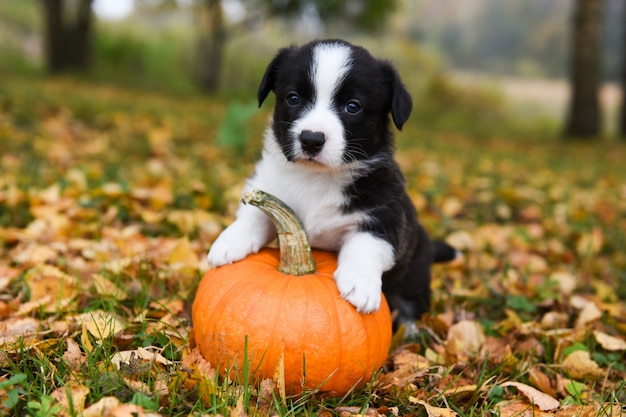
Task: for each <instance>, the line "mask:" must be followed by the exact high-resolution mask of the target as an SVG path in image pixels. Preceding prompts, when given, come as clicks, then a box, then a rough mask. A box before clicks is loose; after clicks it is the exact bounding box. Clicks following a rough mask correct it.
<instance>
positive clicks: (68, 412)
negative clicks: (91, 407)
mask: <svg viewBox="0 0 626 417" xmlns="http://www.w3.org/2000/svg"><path fill="white" fill-rule="evenodd" d="M87 395H89V388H87V387H86V386H84V385H81V384H79V385H74V384H67V385H64V386H62V387H60V388H57V389H56V390H54V391H53V392H52V396H53V397H54V398H55V399H56V400H57V401H58V402H59V404H60V405H61V407H62V412H61V413H60V414H58V415H59V416H62V417H66V416H67V417H69V416H74V415H81V414H82V413H83V410H84V409H85V401H86V400H87Z"/></svg>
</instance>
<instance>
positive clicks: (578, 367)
mask: <svg viewBox="0 0 626 417" xmlns="http://www.w3.org/2000/svg"><path fill="white" fill-rule="evenodd" d="M562 366H563V369H565V371H567V373H569V375H570V376H571V377H572V378H574V379H578V380H584V379H589V378H591V379H600V378H603V377H604V376H605V371H603V370H602V368H600V366H599V365H598V364H597V363H596V362H594V361H593V360H592V359H591V356H590V355H589V352H587V351H584V350H576V351H574V352H572V353H571V354H569V355H568V356H567V358H565V360H564V361H563V363H562Z"/></svg>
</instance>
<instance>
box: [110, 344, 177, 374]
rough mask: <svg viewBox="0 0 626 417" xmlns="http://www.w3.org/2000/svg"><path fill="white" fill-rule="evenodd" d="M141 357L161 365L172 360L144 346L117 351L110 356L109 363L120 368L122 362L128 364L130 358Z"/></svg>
mask: <svg viewBox="0 0 626 417" xmlns="http://www.w3.org/2000/svg"><path fill="white" fill-rule="evenodd" d="M136 359H141V360H145V361H149V362H151V363H153V362H156V363H160V364H161V365H171V364H172V361H170V360H169V359H166V358H165V357H164V356H163V355H161V354H160V353H157V352H152V351H150V350H148V349H145V348H141V347H140V348H137V349H135V350H124V351H122V352H117V353H116V354H115V355H113V356H112V357H111V363H112V364H113V365H115V366H116V367H117V369H120V368H121V366H122V364H128V363H130V362H131V361H132V360H136Z"/></svg>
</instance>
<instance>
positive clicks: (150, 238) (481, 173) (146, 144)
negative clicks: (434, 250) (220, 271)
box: [0, 75, 626, 416]
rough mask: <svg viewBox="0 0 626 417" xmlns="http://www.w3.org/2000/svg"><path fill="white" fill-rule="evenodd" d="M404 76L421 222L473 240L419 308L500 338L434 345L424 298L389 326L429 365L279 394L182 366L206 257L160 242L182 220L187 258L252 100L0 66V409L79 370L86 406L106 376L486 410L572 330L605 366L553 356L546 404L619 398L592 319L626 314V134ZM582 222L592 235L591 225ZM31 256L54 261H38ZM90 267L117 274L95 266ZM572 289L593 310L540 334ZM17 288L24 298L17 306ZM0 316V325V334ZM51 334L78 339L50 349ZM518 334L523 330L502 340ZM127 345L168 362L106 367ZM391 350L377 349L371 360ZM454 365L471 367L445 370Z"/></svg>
mask: <svg viewBox="0 0 626 417" xmlns="http://www.w3.org/2000/svg"><path fill="white" fill-rule="evenodd" d="M420 83H421V84H419V83H418V84H419V85H418V84H411V86H412V89H413V90H414V92H415V102H416V111H415V113H414V115H413V116H412V118H411V120H410V121H409V123H408V124H407V125H406V127H405V129H404V131H403V132H401V133H400V134H398V135H397V148H398V160H399V162H400V164H401V166H402V168H403V170H404V172H405V174H406V178H407V184H408V187H409V190H410V194H411V196H412V197H413V198H414V200H415V202H416V204H417V206H418V209H419V212H420V217H421V220H422V222H423V223H424V224H425V225H426V227H427V228H428V229H429V231H430V232H431V234H432V235H433V236H434V237H436V238H439V239H443V238H446V237H448V236H454V235H455V234H456V237H457V239H458V238H459V234H460V233H461V234H462V233H465V234H466V235H467V236H469V238H470V239H472V242H473V243H472V244H471V245H468V246H467V247H464V248H463V249H464V251H465V255H466V263H465V264H464V265H462V266H461V267H460V268H459V269H454V268H445V267H443V268H442V267H437V268H436V269H435V274H434V279H433V289H434V299H433V312H432V315H433V316H434V317H439V316H438V315H440V314H443V313H452V314H453V315H454V316H455V319H454V320H455V321H458V320H460V319H463V318H465V319H473V320H475V321H477V322H478V323H480V326H481V328H483V329H484V332H485V334H486V335H487V336H489V337H491V338H493V339H495V340H500V341H502V343H504V344H505V345H508V346H509V347H510V348H511V351H510V353H509V356H506V355H504V356H498V354H501V353H498V351H497V350H495V349H494V351H492V352H490V353H488V354H487V353H485V354H481V355H469V356H467V357H464V356H462V355H461V356H458V357H454V356H450V357H448V358H447V359H446V358H444V355H443V353H442V352H443V351H442V349H443V348H444V346H445V342H446V338H447V334H446V332H445V331H444V330H442V329H441V327H438V326H440V324H437V323H435V322H433V321H432V320H433V319H427V320H425V321H423V322H422V323H420V328H421V329H422V330H423V331H422V332H421V333H420V337H419V340H416V341H415V343H413V344H409V345H405V344H403V345H402V347H404V348H405V349H409V350H410V351H412V352H414V353H419V355H420V356H421V357H424V358H428V361H429V367H428V368H427V369H426V370H419V371H417V370H416V371H415V372H416V375H417V376H414V377H413V378H412V379H411V380H410V383H407V384H406V385H405V386H400V387H394V388H386V389H383V388H381V386H380V385H378V384H377V383H373V384H369V385H367V386H366V387H364V388H362V389H361V390H359V391H357V392H355V393H352V394H350V395H349V396H347V398H343V399H328V398H324V396H321V395H316V394H310V395H308V396H305V397H302V398H295V399H288V400H287V401H284V402H283V400H282V399H281V398H279V396H278V395H277V394H276V393H274V394H271V395H270V396H269V397H260V396H259V391H258V388H259V387H257V386H255V385H254V384H253V383H252V382H251V381H250V380H247V381H246V380H244V381H225V380H223V379H221V378H219V377H217V376H211V375H209V374H203V373H202V372H199V371H197V370H195V369H193V367H192V368H189V365H188V364H186V362H185V360H186V358H188V355H189V349H190V346H189V344H188V343H189V342H188V338H187V331H188V329H189V327H190V325H191V323H190V312H189V310H190V305H191V301H192V300H193V295H194V292H195V287H196V285H197V283H198V281H199V278H200V276H201V274H202V271H203V269H202V268H203V267H205V266H202V263H201V262H199V263H193V262H192V263H191V264H190V265H188V268H187V269H177V268H175V267H174V266H173V265H172V264H173V262H170V261H169V260H168V259H169V258H168V256H169V255H170V253H171V252H172V250H173V248H174V247H175V246H176V245H177V244H179V243H180V242H181V239H182V238H183V237H184V236H187V237H188V238H189V241H190V242H191V243H190V251H191V252H193V253H194V254H196V255H197V257H198V259H201V258H203V257H204V254H205V253H206V250H207V249H208V248H209V246H210V244H211V242H212V241H213V239H214V238H215V236H216V234H217V233H218V232H219V231H220V230H221V229H222V228H223V227H224V225H226V224H228V223H229V222H230V221H232V216H233V212H234V208H235V207H236V204H237V201H238V198H239V195H238V194H239V188H240V186H241V184H242V182H243V180H244V179H245V178H246V176H247V175H249V174H250V172H251V170H252V168H253V164H254V162H255V160H256V158H257V156H258V154H259V151H260V143H261V137H262V132H263V129H264V126H265V123H266V121H267V117H268V111H269V110H268V109H269V108H270V105H266V106H265V107H264V108H263V109H261V110H259V111H258V112H256V113H254V114H253V115H252V116H249V115H248V114H244V113H247V112H248V109H247V108H246V106H245V105H241V107H240V108H239V110H238V108H237V106H230V107H229V105H230V104H231V103H230V102H228V101H227V100H223V99H222V100H219V99H211V98H206V97H202V96H199V95H194V94H182V93H180V92H179V93H176V94H165V93H159V92H154V91H146V90H143V89H141V88H138V87H136V88H134V89H124V88H119V87H114V86H111V85H107V84H103V83H97V82H89V81H86V80H84V79H83V80H82V81H80V80H76V79H71V78H55V79H47V78H37V77H34V76H30V77H20V76H15V75H9V76H7V77H3V79H2V80H1V81H0V109H2V111H0V265H6V267H7V268H8V269H7V270H6V271H5V270H3V269H2V268H3V267H0V277H3V276H6V277H7V279H8V284H7V285H4V284H3V286H0V329H3V328H9V327H7V326H17V324H18V323H21V322H19V320H22V319H26V320H27V322H23V323H26V324H27V323H31V324H32V325H34V326H35V329H34V330H32V329H31V330H29V331H27V332H26V333H25V334H24V335H22V336H21V337H17V338H11V339H10V340H11V341H12V342H11V344H10V345H6V346H8V347H7V351H6V353H4V352H2V353H0V404H1V405H0V414H9V415H26V414H29V415H58V414H59V411H60V407H61V405H60V404H61V403H60V402H59V400H58V396H59V395H60V394H59V393H60V392H63V390H64V388H65V387H67V389H69V390H70V392H71V390H72V387H77V386H84V387H86V388H87V392H88V394H87V397H86V399H85V401H84V404H85V406H90V405H93V404H95V403H97V402H98V401H100V400H101V399H102V398H105V397H115V398H117V400H118V401H120V402H121V403H123V404H135V405H138V406H141V407H142V408H143V409H144V410H146V411H153V412H158V413H160V414H162V415H173V416H183V415H189V414H192V415H201V414H202V413H208V414H222V415H227V414H229V413H236V412H238V411H249V412H250V413H252V414H258V415H273V414H278V415H281V416H295V415H312V414H318V413H320V412H330V413H332V414H338V413H339V412H340V411H341V410H348V412H349V413H352V414H354V413H358V412H359V410H360V411H361V412H364V411H365V410H366V409H367V408H368V407H372V408H376V409H378V410H379V412H381V413H382V414H390V413H391V411H389V410H391V409H392V407H397V410H398V413H399V414H402V415H404V414H411V415H425V410H424V407H423V405H421V404H420V403H418V402H417V401H421V400H423V401H426V402H427V403H428V404H430V405H431V406H437V407H444V408H450V409H453V410H455V411H456V412H457V413H458V414H459V415H462V416H473V415H484V414H486V413H489V412H495V411H494V410H495V409H496V406H498V405H499V406H502V401H505V400H506V401H508V400H511V399H519V398H520V395H518V394H516V392H515V391H514V390H512V389H510V388H504V387H501V386H500V384H501V383H502V382H504V381H507V380H513V381H517V382H523V383H527V384H531V383H532V381H531V378H530V376H529V373H530V370H532V369H534V368H535V367H537V368H538V369H542V370H543V371H544V373H545V374H546V375H548V377H549V378H551V380H552V381H556V380H557V379H558V378H569V377H570V376H569V375H568V374H567V372H566V371H564V370H563V369H561V365H560V361H562V359H563V356H564V355H566V354H569V353H571V351H572V350H576V349H583V350H586V351H588V352H589V353H590V354H591V356H592V358H593V359H594V360H595V361H596V363H598V364H599V366H601V367H602V369H604V370H606V371H607V372H608V374H607V377H606V379H605V380H599V381H597V382H594V381H591V380H587V379H585V378H573V377H572V378H571V381H572V382H571V383H570V384H569V385H565V387H566V388H565V390H566V391H565V392H562V393H559V394H558V395H557V396H558V399H559V400H560V401H561V404H563V405H564V404H567V403H570V404H580V405H588V404H591V403H592V399H596V400H598V401H600V402H612V403H617V402H621V403H624V401H626V391H625V385H624V382H623V381H624V377H626V369H624V366H623V362H624V359H625V357H624V351H623V350H621V351H620V350H618V351H610V350H606V349H604V348H603V347H602V346H600V345H599V343H598V342H597V341H596V339H595V338H594V336H593V333H592V332H593V331H594V330H595V331H602V332H605V333H608V334H611V335H613V336H616V337H621V338H622V339H624V337H625V335H626V329H625V328H624V325H623V322H622V321H621V320H622V319H621V318H620V317H622V316H620V314H624V307H623V305H624V300H626V293H625V292H624V288H626V274H625V273H624V271H626V255H625V254H626V238H625V234H624V233H623V231H624V230H626V220H625V219H626V207H625V206H624V200H625V198H626V194H625V193H626V188H625V187H626V170H624V169H623V161H624V152H625V149H624V145H623V144H620V143H616V142H607V141H602V140H600V141H596V142H593V143H565V142H564V141H562V140H561V139H560V138H559V136H558V133H557V132H558V129H557V127H556V125H557V124H556V123H555V122H554V121H548V122H546V121H545V120H540V121H538V122H536V123H534V122H533V121H532V120H531V121H529V120H524V121H522V120H520V119H519V118H517V117H516V116H515V115H513V114H511V112H510V111H508V110H507V106H506V103H504V101H503V99H502V98H501V97H499V96H498V95H497V94H494V93H493V92H484V91H480V92H471V91H466V90H463V89H461V88H460V87H458V86H456V85H455V84H453V83H451V82H450V81H449V80H448V79H445V78H436V79H431V80H428V79H426V80H422V81H420ZM252 95H253V94H252V93H251V96H252ZM238 111H240V112H241V114H234V113H232V112H235V113H236V112H238ZM229 112H231V113H229ZM229 123H230V125H229ZM237 123H240V124H241V123H243V124H244V127H245V128H243V129H235V128H234V127H233V124H237ZM240 127H241V126H240ZM220 132H222V135H226V136H223V137H222V140H221V142H220V141H219V140H218V137H219V135H220ZM224 132H226V133H224ZM228 135H231V136H232V135H235V136H237V135H244V136H245V137H244V138H237V139H241V140H236V141H233V140H231V139H228V137H227V136H228ZM224 138H225V139H224ZM42 222H43V223H42ZM42 224H43V225H45V227H42V226H41V225H42ZM467 236H466V237H467ZM594 239H601V244H600V245H599V246H597V247H595V246H593V244H594V243H593V242H595V241H594ZM460 241H462V240H460ZM581 242H582V243H581ZM585 242H591V246H589V247H588V249H589V250H586V249H585V248H586V246H584V244H585ZM46 250H53V251H54V256H49V255H46ZM533 262H535V263H533ZM42 265H46V266H48V267H54V268H56V269H55V270H54V271H61V272H62V273H64V274H66V275H63V276H62V278H58V276H59V275H58V274H59V272H54V271H50V270H46V271H48V272H46V273H45V274H43V273H41V272H38V271H40V269H38V268H41V267H42ZM557 272H558V273H569V274H572V275H574V276H575V278H576V280H575V284H574V288H573V289H572V290H571V291H565V290H563V288H562V287H561V286H559V285H560V284H558V280H557V278H558V277H556V275H555V274H556V273H557ZM42 274H43V275H42ZM94 274H96V275H100V276H102V277H103V278H104V280H105V281H106V282H110V285H112V288H118V289H121V290H123V293H124V294H125V296H122V295H120V294H121V293H119V292H115V291H113V292H110V291H104V290H103V289H102V288H99V287H98V286H97V285H96V279H95V278H94V276H95V275H94ZM38 277H39V278H38ZM72 277H73V278H72ZM42 282H45V283H47V285H49V287H44V289H45V291H44V290H42V287H41V285H42V284H41V283H42ZM98 282H99V281H98ZM61 289H63V291H65V292H64V293H63V294H67V295H69V300H68V302H67V304H62V307H57V308H52V307H50V306H51V305H54V304H46V302H45V301H43V300H44V298H42V297H44V296H45V295H46V294H47V293H52V294H56V295H58V297H60V298H59V300H60V299H62V298H63V297H62V294H61ZM59 294H61V295H59ZM573 295H575V296H577V297H580V298H582V299H584V300H592V301H593V302H596V303H597V304H598V305H599V306H601V307H602V314H601V316H600V317H599V318H597V319H595V320H594V321H592V322H591V323H589V324H588V325H586V326H584V327H583V328H582V330H580V331H579V333H574V334H570V336H569V337H570V339H567V338H561V339H559V338H558V337H554V336H553V335H551V334H550V333H549V332H548V331H546V329H542V328H541V327H540V326H539V324H538V323H540V321H541V320H542V319H543V318H544V317H545V316H546V313H548V312H555V313H559V314H562V315H564V323H562V324H561V325H559V326H563V327H568V328H569V327H571V326H573V325H574V323H575V321H576V319H577V318H578V315H579V312H580V310H579V308H578V307H574V306H573V304H572V298H573V297H572V296H573ZM28 302H41V303H42V304H41V305H39V306H37V307H35V308H32V309H29V310H27V311H26V312H25V313H20V312H19V309H20V308H24V307H23V306H24V305H25V304H26V303H28ZM26 305H28V304H26ZM95 311H104V312H106V313H109V314H112V315H113V314H114V315H115V317H117V318H118V319H119V320H120V321H121V322H122V323H123V324H124V328H123V330H120V331H119V332H117V333H115V334H113V335H107V336H106V337H99V336H98V335H97V334H94V333H93V332H91V331H90V330H89V329H88V325H89V323H88V322H87V323H86V324H85V325H84V326H83V325H80V324H76V323H75V322H74V321H73V320H75V317H76V316H78V315H80V314H83V313H87V312H95ZM429 320H430V321H429ZM3 325H4V326H5V327H2V326H3ZM85 326H87V327H85ZM3 331H4V332H6V331H5V330H0V337H9V336H7V335H6V334H3V333H2V332H3ZM70 341H72V342H74V343H75V344H76V345H78V346H79V349H80V356H79V357H80V359H77V358H74V359H72V358H71V357H70V356H68V351H69V349H68V346H69V344H70V343H72V342H70ZM531 342H532V343H531ZM524 343H527V344H528V346H533V348H532V349H531V348H528V349H518V347H519V346H525V345H524ZM140 348H146V349H147V348H150V349H152V351H153V352H157V353H159V354H160V355H162V356H163V357H164V358H165V359H167V360H168V361H171V363H168V364H161V363H158V362H149V361H145V360H140V359H135V360H130V361H129V362H128V363H124V364H122V366H121V367H120V368H119V369H118V367H117V366H116V365H115V364H114V363H113V362H112V358H113V357H114V356H115V354H116V353H118V352H121V351H128V350H131V351H132V350H134V351H137V350H138V349H140ZM395 355H397V352H395V353H393V354H392V355H390V361H393V359H394V358H395V357H396V356H395ZM393 371H394V366H393V365H391V364H390V365H389V366H388V367H387V368H386V369H385V371H384V372H383V374H382V375H381V377H384V375H385V374H387V373H390V372H393ZM245 374H247V372H246V373H245ZM471 385H476V387H477V389H475V390H473V391H471V392H469V393H463V394H460V393H457V394H450V393H446V392H445V390H446V389H447V388H450V389H459V388H463V387H467V386H471ZM164 387H165V388H166V389H165V388H164ZM478 388H480V389H478ZM580 388H584V389H585V390H586V391H585V392H584V393H581V392H580ZM70 398H75V397H72V396H71V395H70ZM67 407H68V410H69V411H68V413H69V415H78V414H79V412H80V410H79V408H80V407H79V405H77V404H74V405H69V406H67ZM341 407H348V408H341ZM598 414H599V413H598Z"/></svg>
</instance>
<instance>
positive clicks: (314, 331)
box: [192, 192, 391, 395]
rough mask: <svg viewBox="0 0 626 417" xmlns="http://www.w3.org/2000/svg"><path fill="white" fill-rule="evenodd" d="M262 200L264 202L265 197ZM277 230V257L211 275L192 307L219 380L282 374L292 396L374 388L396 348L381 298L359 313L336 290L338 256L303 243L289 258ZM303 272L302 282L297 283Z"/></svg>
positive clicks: (254, 258) (263, 256)
mask: <svg viewBox="0 0 626 417" xmlns="http://www.w3.org/2000/svg"><path fill="white" fill-rule="evenodd" d="M257 193H258V192H257ZM259 195H261V197H258V195H257V197H258V198H260V199H264V201H266V196H268V195H267V194H265V193H261V194H259ZM270 197H271V196H270ZM273 201H277V200H273ZM248 202H251V203H252V204H256V205H258V204H261V205H262V204H266V203H258V204H257V202H256V200H254V199H253V200H248ZM259 207H260V208H261V209H263V210H264V211H266V210H265V209H264V208H263V207H262V206H259ZM266 212H267V211H266ZM289 216H293V213H290V214H289ZM289 216H288V217H289ZM270 217H272V215H271V214H270ZM274 221H276V219H274ZM289 221H291V220H289ZM296 222H297V220H296ZM289 227H291V226H289ZM297 227H300V229H299V231H297V232H293V230H292V231H290V232H289V233H291V235H292V237H293V233H296V234H297V233H300V234H301V235H303V232H302V229H301V225H299V223H298V224H297ZM277 229H278V231H279V242H280V248H281V251H280V252H279V251H278V250H276V249H263V250H261V251H260V252H259V253H258V254H254V255H250V256H248V257H247V258H245V259H244V260H242V261H240V262H236V263H234V264H232V265H225V266H222V267H220V268H217V269H214V270H210V271H209V272H207V273H206V275H205V276H204V278H203V279H202V282H201V283H200V286H199V288H198V292H197V294H196V299H195V301H194V304H193V308H192V320H193V331H194V337H195V340H196V342H197V344H198V346H199V348H200V352H201V353H202V355H203V356H204V357H205V359H207V360H208V361H209V362H210V363H211V364H212V365H213V366H216V367H217V368H218V369H219V371H220V373H221V374H222V375H226V374H227V373H230V377H231V378H235V377H239V378H241V380H243V377H244V375H243V372H244V370H246V369H247V370H249V372H250V373H251V377H252V378H253V379H254V380H259V379H262V378H272V377H274V376H275V375H281V374H282V375H284V387H285V391H286V393H287V394H299V393H301V392H302V391H303V390H305V389H306V390H308V389H315V390H320V391H323V392H327V393H330V394H334V395H343V394H345V393H347V392H348V391H350V390H351V389H353V388H356V387H359V386H361V385H362V384H363V383H365V382H367V381H369V380H370V378H371V377H372V375H373V373H375V372H376V371H377V370H378V369H379V368H380V366H381V365H382V364H383V363H384V362H385V360H386V358H387V354H388V350H389V346H390V344H391V315H390V312H389V307H388V305H387V302H386V300H385V299H384V296H383V297H382V298H383V301H382V303H381V307H380V309H379V310H378V311H377V312H375V313H370V314H360V313H358V312H357V311H356V309H355V308H354V307H353V306H352V305H351V304H350V303H349V302H347V301H346V300H344V299H342V298H341V297H340V295H339V292H338V290H337V287H336V284H335V281H334V279H333V273H334V271H335V269H336V268H337V259H336V255H335V254H332V253H329V252H323V251H311V250H310V248H308V242H306V241H305V244H306V246H304V247H302V248H300V249H302V250H300V249H297V248H296V249H295V253H298V255H294V256H292V255H293V253H294V248H293V246H290V245H292V243H293V241H294V239H292V238H290V239H289V242H290V243H289V244H287V243H286V239H281V236H282V235H283V232H284V230H283V226H281V225H280V224H277ZM296 240H297V239H296ZM286 246H289V249H290V250H287V248H286ZM290 251H291V253H292V255H289V252H290ZM307 253H308V255H307ZM307 262H314V263H313V268H315V265H316V268H317V269H316V271H312V270H311V267H310V265H309V267H303V265H302V264H306V263H307ZM279 268H281V269H283V270H286V271H290V272H280V271H279ZM298 268H300V269H299V270H300V271H301V272H298V273H301V274H302V275H299V276H296V275H294V274H293V273H294V270H296V269H298ZM244 361H247V363H246V364H245V363H244ZM283 366H284V371H282V367H283ZM277 371H279V372H278V373H277ZM282 375H281V376H280V378H281V379H282ZM282 382H283V381H282V380H280V381H278V383H279V386H281V384H282Z"/></svg>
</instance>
